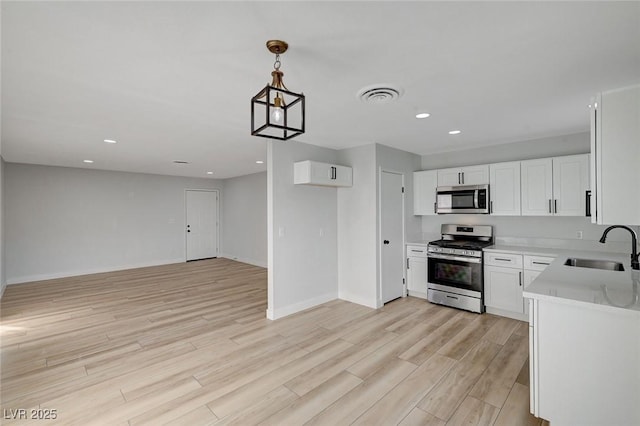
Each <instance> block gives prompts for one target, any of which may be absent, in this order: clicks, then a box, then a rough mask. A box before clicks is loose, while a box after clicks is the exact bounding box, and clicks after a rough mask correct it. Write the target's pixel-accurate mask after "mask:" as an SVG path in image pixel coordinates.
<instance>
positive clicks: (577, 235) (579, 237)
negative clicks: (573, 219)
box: [576, 231, 582, 240]
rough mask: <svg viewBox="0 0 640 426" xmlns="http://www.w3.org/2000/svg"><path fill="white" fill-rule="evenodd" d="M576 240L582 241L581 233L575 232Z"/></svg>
mask: <svg viewBox="0 0 640 426" xmlns="http://www.w3.org/2000/svg"><path fill="white" fill-rule="evenodd" d="M576 238H577V239H579V240H581V239H582V231H578V232H576Z"/></svg>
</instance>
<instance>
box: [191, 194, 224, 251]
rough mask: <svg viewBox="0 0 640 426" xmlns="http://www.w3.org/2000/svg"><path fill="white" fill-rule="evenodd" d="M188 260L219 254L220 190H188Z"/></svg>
mask: <svg viewBox="0 0 640 426" xmlns="http://www.w3.org/2000/svg"><path fill="white" fill-rule="evenodd" d="M186 218H187V223H186V234H187V237H186V238H187V261H189V260H197V259H207V258H210V257H217V256H218V191H194V190H187V191H186Z"/></svg>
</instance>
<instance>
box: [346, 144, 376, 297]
mask: <svg viewBox="0 0 640 426" xmlns="http://www.w3.org/2000/svg"><path fill="white" fill-rule="evenodd" d="M338 163H339V164H340V165H343V166H350V167H352V168H353V186H352V187H350V188H338V282H339V285H338V287H339V290H338V291H339V297H340V299H343V300H348V301H350V302H354V303H359V304H361V305H365V306H369V307H371V308H375V307H377V304H378V294H377V269H378V265H377V261H376V259H377V240H376V235H377V229H378V219H377V214H376V213H377V206H378V202H377V196H376V194H377V190H376V188H377V186H376V174H377V171H376V148H375V145H373V144H371V145H365V146H360V147H356V148H350V149H344V150H341V151H339V153H338Z"/></svg>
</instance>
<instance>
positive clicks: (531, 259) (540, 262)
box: [524, 255, 555, 271]
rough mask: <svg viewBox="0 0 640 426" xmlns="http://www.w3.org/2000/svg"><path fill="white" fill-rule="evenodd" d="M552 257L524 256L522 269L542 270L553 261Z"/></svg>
mask: <svg viewBox="0 0 640 426" xmlns="http://www.w3.org/2000/svg"><path fill="white" fill-rule="evenodd" d="M553 259H555V258H553V257H546V256H529V255H525V256H524V269H529V270H531V271H544V270H545V269H546V267H547V266H549V265H550V264H551V262H553Z"/></svg>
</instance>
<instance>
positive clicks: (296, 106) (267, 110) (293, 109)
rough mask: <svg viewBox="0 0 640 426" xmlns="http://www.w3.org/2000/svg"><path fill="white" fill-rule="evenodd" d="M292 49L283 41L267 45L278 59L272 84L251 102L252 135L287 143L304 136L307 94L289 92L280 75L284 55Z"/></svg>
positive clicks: (268, 42) (274, 66)
mask: <svg viewBox="0 0 640 426" xmlns="http://www.w3.org/2000/svg"><path fill="white" fill-rule="evenodd" d="M288 47H289V45H288V44H287V43H286V42H284V41H282V40H269V41H267V49H269V52H271V53H273V54H275V55H276V61H275V63H274V64H273V71H272V72H271V77H272V81H271V84H267V85H266V86H265V87H264V88H263V89H262V90H260V91H259V92H258V94H257V95H255V96H254V97H253V98H251V134H252V135H254V136H262V137H265V138H271V139H280V140H287V139H291V138H294V137H296V136H298V135H301V134H303V133H304V94H303V93H300V94H298V93H294V92H291V91H289V89H287V86H285V85H284V83H283V81H282V76H283V75H284V73H283V72H282V71H280V65H281V63H280V54H282V53H284V52H286V51H287V48H288Z"/></svg>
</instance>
